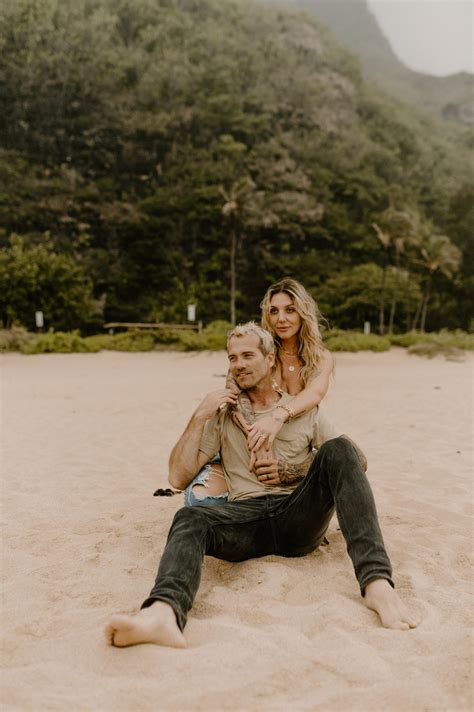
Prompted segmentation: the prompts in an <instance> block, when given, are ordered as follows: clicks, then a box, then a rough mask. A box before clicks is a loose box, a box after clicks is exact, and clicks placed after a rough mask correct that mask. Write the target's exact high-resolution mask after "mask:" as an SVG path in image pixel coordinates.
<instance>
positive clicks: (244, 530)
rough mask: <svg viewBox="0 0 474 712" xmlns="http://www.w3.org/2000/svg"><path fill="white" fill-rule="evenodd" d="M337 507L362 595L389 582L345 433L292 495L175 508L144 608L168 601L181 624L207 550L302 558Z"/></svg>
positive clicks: (366, 488) (367, 493)
mask: <svg viewBox="0 0 474 712" xmlns="http://www.w3.org/2000/svg"><path fill="white" fill-rule="evenodd" d="M334 509H336V512H337V516H338V519H339V524H340V527H341V531H342V533H343V535H344V538H345V540H346V543H347V551H348V554H349V556H350V557H351V559H352V563H353V565H354V570H355V574H356V577H357V580H358V582H359V586H360V589H361V592H362V594H363V592H364V588H365V586H366V585H367V584H368V583H369V582H370V581H373V580H375V579H379V578H383V579H387V580H388V581H389V582H390V583H391V585H392V586H393V583H392V580H391V576H392V568H391V565H390V560H389V558H388V556H387V553H386V551H385V547H384V543H383V538H382V533H381V531H380V527H379V524H378V519H377V512H376V509H375V502H374V498H373V495H372V490H371V488H370V485H369V482H368V480H367V477H366V475H365V472H364V471H363V469H362V467H361V465H360V462H359V458H358V456H357V453H356V451H355V449H354V447H353V446H352V444H351V443H350V441H349V440H347V439H346V438H344V437H343V436H342V437H340V438H335V439H334V440H329V441H328V442H326V443H324V445H322V447H321V448H320V450H319V451H318V453H317V455H316V457H315V459H314V461H313V463H312V465H311V468H310V470H309V472H308V474H307V476H306V477H305V479H304V480H303V481H302V482H301V483H300V484H299V485H298V487H297V488H296V489H295V490H294V491H293V492H292V493H291V494H289V495H271V494H269V495H265V496H263V497H253V498H252V499H246V500H241V501H238V502H228V503H226V504H222V505H216V506H212V507H183V508H182V509H180V510H179V511H178V512H177V513H176V515H175V517H174V520H173V524H172V526H171V529H170V531H169V534H168V541H167V543H166V547H165V550H164V552H163V556H162V557H161V562H160V566H159V569H158V574H157V577H156V581H155V585H154V586H153V589H152V590H151V592H150V596H149V597H148V598H147V599H146V601H145V602H144V603H143V605H142V608H145V607H147V606H150V605H152V604H153V603H154V602H155V601H157V600H160V601H166V602H167V603H169V604H170V605H171V606H172V607H173V609H174V611H175V613H176V619H177V622H178V625H179V627H180V629H181V630H183V629H184V626H185V625H186V619H187V614H188V611H189V610H190V609H191V607H192V605H193V602H194V598H195V596H196V593H197V590H198V587H199V583H200V580H201V569H202V562H203V558H204V555H205V554H207V555H208V556H214V557H216V558H218V559H225V560H226V561H244V560H245V559H252V558H256V557H259V556H267V555H269V554H278V555H280V556H304V555H305V554H309V553H310V552H311V551H314V550H315V549H316V548H317V547H318V546H319V545H320V543H321V542H322V540H323V539H324V534H325V532H326V530H327V528H328V525H329V522H330V520H331V517H332V515H333V513H334Z"/></svg>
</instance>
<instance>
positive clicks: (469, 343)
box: [387, 329, 474, 351]
mask: <svg viewBox="0 0 474 712" xmlns="http://www.w3.org/2000/svg"><path fill="white" fill-rule="evenodd" d="M387 338H389V339H390V342H391V343H392V344H394V345H395V346H405V347H410V346H415V345H417V344H435V345H437V346H438V347H440V348H453V349H465V350H467V351H472V350H474V334H467V333H466V332H465V331H461V330H459V329H457V330H456V331H447V330H442V331H439V332H430V333H426V332H424V331H409V332H408V333H407V334H390V335H389V336H388V337H387Z"/></svg>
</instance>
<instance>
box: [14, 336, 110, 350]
mask: <svg viewBox="0 0 474 712" xmlns="http://www.w3.org/2000/svg"><path fill="white" fill-rule="evenodd" d="M21 351H22V352H23V353H25V354H45V353H64V354H70V353H77V352H87V351H99V348H98V347H96V348H94V346H93V345H92V344H91V345H90V346H89V345H88V344H87V342H86V339H83V338H82V336H80V335H79V332H78V331H48V332H47V333H46V334H41V336H36V337H34V338H33V339H31V341H28V342H27V343H26V344H24V345H23V347H22V348H21Z"/></svg>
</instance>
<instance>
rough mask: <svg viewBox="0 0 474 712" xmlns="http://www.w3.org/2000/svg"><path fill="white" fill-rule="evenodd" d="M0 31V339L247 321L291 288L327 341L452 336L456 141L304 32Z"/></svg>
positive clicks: (458, 243)
mask: <svg viewBox="0 0 474 712" xmlns="http://www.w3.org/2000/svg"><path fill="white" fill-rule="evenodd" d="M0 21H1V24H2V28H3V30H2V35H1V38H0V57H1V60H0V61H1V64H2V66H1V76H2V81H1V84H0V134H1V136H2V140H3V149H2V150H1V153H0V226H1V232H0V284H1V285H2V288H1V290H0V320H1V321H2V322H3V324H4V326H6V327H10V326H11V325H12V324H22V325H23V326H25V327H26V328H29V329H32V328H33V327H34V312H35V310H37V309H41V310H43V312H44V314H45V322H46V328H50V327H52V328H54V329H55V330H71V329H74V328H78V329H79V330H80V332H81V334H82V335H87V334H93V333H96V332H97V331H100V330H101V327H102V324H103V323H104V322H107V321H120V320H126V321H148V320H150V321H173V322H183V321H185V320H186V305H187V304H188V303H189V302H194V303H196V304H197V317H198V318H199V319H202V320H203V321H204V322H205V323H209V322H211V321H215V320H222V319H227V320H229V319H231V320H232V321H233V320H234V318H235V319H237V320H246V319H248V318H252V317H253V318H255V317H258V313H259V310H258V305H259V301H260V299H261V296H262V295H263V292H264V291H265V289H266V287H267V286H268V285H269V284H270V283H271V282H272V281H274V280H275V279H278V278H280V277H282V276H284V275H287V274H291V275H292V276H294V277H296V278H298V279H300V280H301V281H302V282H303V283H304V284H305V285H306V286H307V287H308V288H309V289H310V290H311V291H312V293H313V294H314V296H315V297H316V299H318V300H319V301H321V306H322V307H323V310H324V311H325V313H326V314H327V316H328V317H329V319H330V322H331V323H332V324H334V325H337V326H341V327H344V328H361V326H362V324H363V322H364V321H366V320H370V321H371V322H372V323H373V327H374V328H375V327H376V326H378V327H379V328H380V331H381V332H382V333H383V332H384V331H385V332H386V331H402V330H403V331H404V330H406V329H411V328H420V327H421V328H425V329H428V330H431V329H439V328H442V327H448V328H458V327H459V328H463V329H469V327H470V324H471V317H472V287H473V286H474V283H473V277H472V267H473V262H474V254H473V247H472V241H471V236H472V227H473V220H472V210H473V207H472V206H473V196H474V189H473V188H472V185H471V184H470V177H471V176H470V163H469V156H468V152H469V148H470V146H471V145H472V138H471V137H470V136H469V135H467V134H466V133H458V134H456V135H455V136H454V135H451V134H445V133H443V132H442V131H441V129H440V128H439V126H438V125H437V124H431V123H430V121H429V119H427V118H426V117H419V116H417V115H416V114H415V113H413V112H412V111H411V110H410V109H408V108H407V107H405V106H404V105H401V104H399V103H397V102H396V101H395V100H391V99H390V98H388V97H387V96H386V95H383V94H379V93H378V92H377V91H376V90H375V89H374V88H372V87H371V86H370V85H368V84H367V83H365V82H364V81H363V79H362V77H361V73H360V71H359V66H358V64H357V61H356V60H355V59H354V58H353V57H352V56H351V55H349V54H347V53H345V52H344V51H343V50H341V49H340V48H339V46H338V45H337V44H336V43H335V42H334V41H333V40H332V39H331V37H330V35H329V33H328V32H327V31H326V30H325V29H324V28H322V27H321V26H320V25H318V24H317V22H316V21H315V20H312V19H310V18H309V17H308V16H304V15H299V14H295V13H289V12H286V11H284V10H282V9H278V8H274V9H272V8H271V7H266V6H260V5H258V4H257V3H256V2H250V0H249V1H246V0H199V2H198V1H197V0H4V2H3V3H2V5H1V8H0ZM188 336H189V338H190V339H191V341H192V339H193V335H192V334H189V335H188ZM78 338H79V336H78Z"/></svg>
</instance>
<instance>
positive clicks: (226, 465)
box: [199, 394, 343, 502]
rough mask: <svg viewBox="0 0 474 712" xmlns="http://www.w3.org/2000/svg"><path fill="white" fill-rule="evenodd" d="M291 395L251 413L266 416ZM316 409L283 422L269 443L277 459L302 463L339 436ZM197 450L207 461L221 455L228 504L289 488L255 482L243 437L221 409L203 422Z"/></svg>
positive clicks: (289, 488) (282, 491) (287, 401)
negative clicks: (266, 407) (311, 453)
mask: <svg viewBox="0 0 474 712" xmlns="http://www.w3.org/2000/svg"><path fill="white" fill-rule="evenodd" d="M291 400H292V396H289V395H288V394H284V395H283V396H282V397H281V399H280V400H279V401H278V403H277V404H275V405H274V406H273V408H271V409H270V410H267V411H255V415H256V417H257V419H258V418H261V417H263V416H264V415H268V414H269V413H271V411H272V410H274V409H275V408H277V407H278V405H282V404H284V403H289V402H291ZM342 434H343V433H342V431H340V430H338V429H337V428H336V427H335V426H334V425H333V424H332V423H331V421H330V420H329V418H328V417H327V416H326V415H325V414H324V412H322V411H321V410H320V409H319V408H314V409H313V410H311V411H310V412H309V413H306V414H305V415H301V416H299V417H298V418H295V419H294V420H292V421H291V422H289V423H285V424H284V425H283V427H282V428H281V430H280V432H279V433H278V435H277V436H276V438H275V440H274V442H273V452H274V454H275V457H276V458H277V459H280V458H281V459H283V460H287V461H288V462H291V463H294V464H298V463H300V462H303V461H304V460H305V459H306V458H307V456H308V454H309V453H310V452H311V451H312V449H313V448H315V449H318V448H320V447H321V445H322V444H323V443H324V442H326V441H327V440H331V439H332V438H337V437H339V436H340V435H342ZM199 450H200V451H201V452H203V453H204V454H205V455H207V456H208V457H209V459H211V458H212V457H214V455H216V454H217V453H218V452H220V453H221V458H222V465H223V470H224V476H225V479H226V482H227V487H228V489H229V502H233V501H236V500H239V499H248V498H250V497H261V496H262V495H266V494H275V495H276V494H290V493H291V492H292V491H293V490H294V489H295V487H296V486H297V483H296V484H293V485H281V486H275V485H265V484H263V483H262V482H259V481H258V479H257V477H256V476H255V474H254V473H253V472H250V470H249V463H250V456H249V451H248V448H247V438H246V436H245V434H244V433H243V431H242V430H241V429H240V428H239V426H238V425H236V423H234V420H233V419H232V415H231V413H230V412H229V411H228V409H227V408H225V409H224V410H223V411H220V412H219V413H217V414H216V415H215V416H214V417H213V418H211V419H210V420H208V421H207V423H206V425H205V426H204V431H203V434H202V438H201V443H200V446H199Z"/></svg>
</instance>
